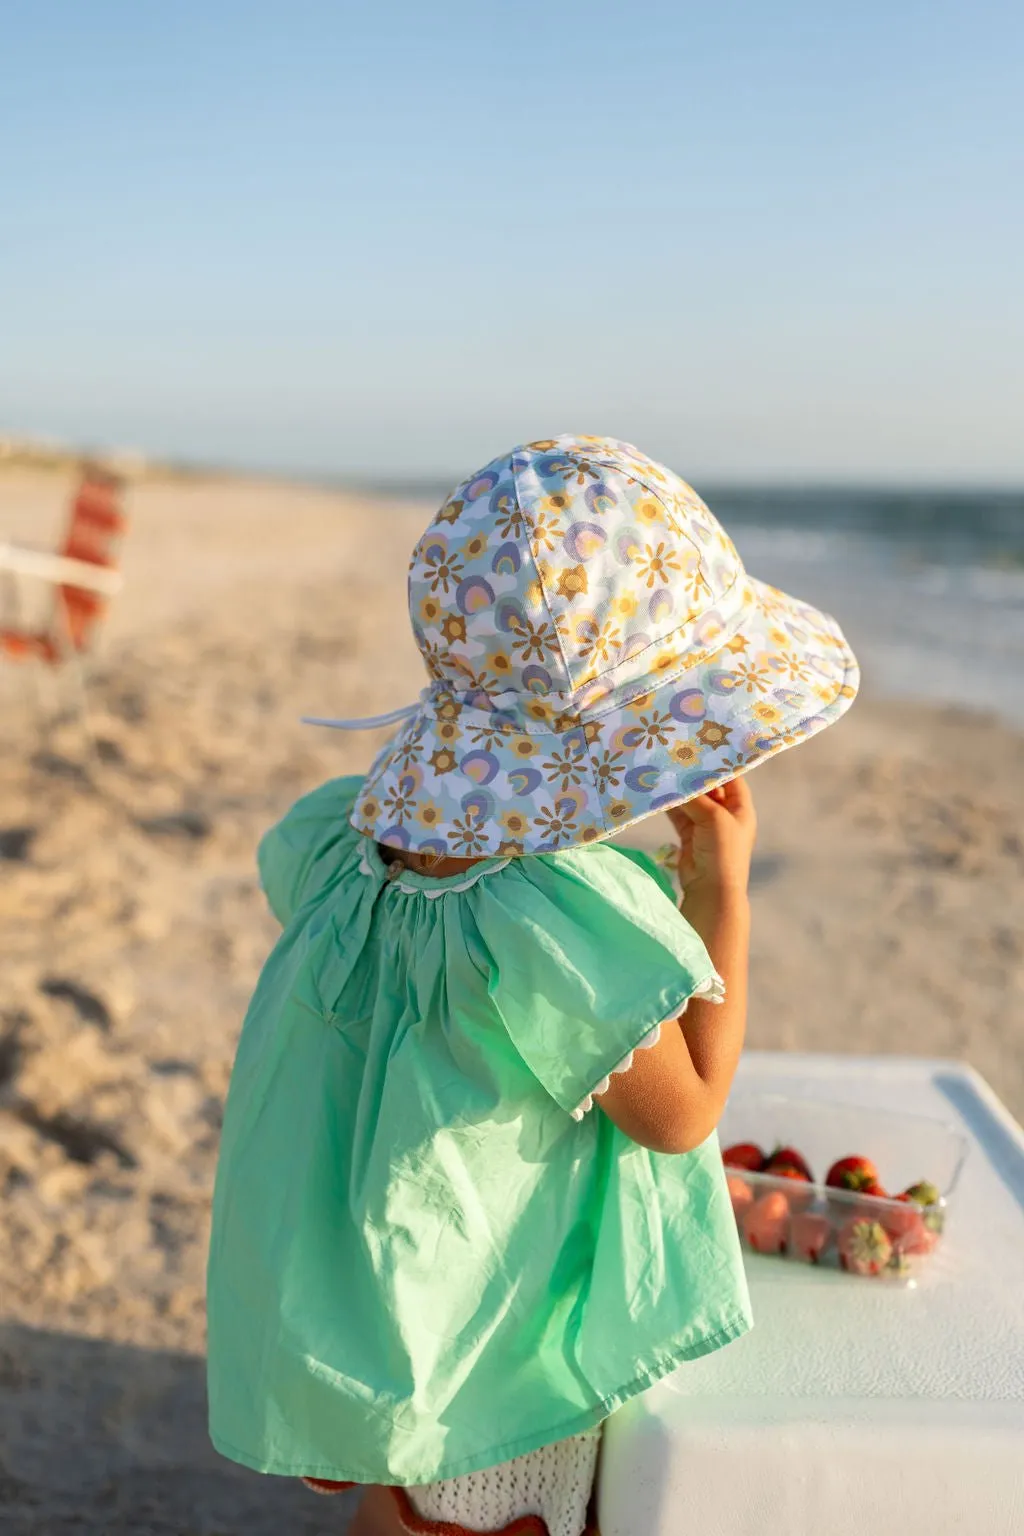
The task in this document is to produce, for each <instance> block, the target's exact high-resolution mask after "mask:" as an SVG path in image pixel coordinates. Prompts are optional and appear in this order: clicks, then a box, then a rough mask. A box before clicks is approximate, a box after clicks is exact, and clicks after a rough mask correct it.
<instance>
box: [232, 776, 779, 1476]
mask: <svg viewBox="0 0 1024 1536" xmlns="http://www.w3.org/2000/svg"><path fill="white" fill-rule="evenodd" d="M359 784H360V780H359V779H355V778H350V779H340V780H335V781H332V782H330V783H328V784H325V785H323V786H322V787H321V788H320V789H318V790H315V791H314V792H313V793H312V794H310V795H307V796H306V797H305V798H304V799H302V800H300V801H299V802H298V803H297V804H296V805H295V806H294V807H293V808H292V810H291V811H289V812H288V814H287V815H286V816H285V817H284V819H283V821H281V823H280V824H279V825H278V826H277V827H275V828H274V829H273V830H272V831H271V832H269V833H268V834H267V836H266V837H265V838H264V840H263V842H262V844H261V846H260V852H259V863H260V872H261V877H262V882H263V887H264V890H265V892H266V894H267V897H268V899H269V902H270V905H271V907H272V908H273V911H274V913H275V914H276V916H277V917H278V918H279V920H280V922H281V924H282V926H283V932H282V934H281V937H280V939H279V941H278V943H277V945H276V947H275V949H274V950H273V953H272V954H271V956H270V958H269V959H268V961H267V963H266V966H265V967H264V970H263V973H262V975H261V977H260V980H259V984H258V986H257V988H256V992H255V994H254V996H253V999H252V1002H251V1004H250V1007H249V1011H248V1014H247V1016H246V1019H245V1024H244V1027H243V1030H242V1035H241V1040H240V1043H239V1048H238V1055H237V1059H236V1062H235V1067H234V1073H233V1076H232V1080H231V1087H230V1092H229V1094H228V1100H227V1106H226V1110H225V1118H224V1131H223V1139H222V1144H221V1153H220V1163H219V1167H218V1172H217V1185H216V1192H215V1196H214V1207H213V1231H212V1238H211V1245H210V1259H209V1285H208V1316H209V1402H210V1431H211V1436H212V1439H213V1442H214V1444H215V1445H216V1447H217V1449H218V1450H220V1451H221V1452H222V1453H223V1454H224V1455H225V1456H228V1457H230V1458H232V1459H233V1460H235V1461H239V1462H242V1463H244V1464H245V1465H246V1466H249V1467H255V1468H257V1469H258V1470H260V1471H263V1472H275V1473H283V1474H291V1475H294V1474H305V1475H309V1476H319V1477H325V1478H333V1479H337V1480H339V1481H351V1482H359V1483H393V1484H401V1485H406V1486H408V1485H416V1484H423V1483H428V1482H434V1481H437V1480H440V1479H446V1478H452V1477H457V1476H460V1475H462V1474H464V1473H468V1472H473V1471H476V1470H477V1469H479V1468H482V1467H488V1466H492V1465H494V1464H495V1463H498V1462H503V1461H508V1460H511V1459H512V1458H513V1457H517V1456H521V1455H524V1454H525V1453H527V1452H528V1451H532V1450H535V1449H537V1448H539V1447H540V1446H543V1445H547V1444H550V1443H551V1442H553V1441H556V1440H561V1439H565V1438H567V1437H569V1436H571V1435H576V1434H579V1433H581V1432H583V1431H584V1430H586V1429H588V1428H590V1427H592V1426H594V1425H596V1424H598V1423H600V1421H601V1420H602V1419H604V1418H606V1417H607V1416H608V1415H609V1414H610V1413H611V1412H612V1411H613V1410H614V1409H615V1408H616V1407H618V1406H619V1405H620V1404H621V1403H623V1402H625V1401H626V1400H627V1399H628V1398H630V1397H631V1396H633V1395H634V1394H635V1393H637V1392H640V1391H642V1390H643V1389H644V1388H645V1387H647V1386H649V1385H650V1384H651V1383H652V1382H654V1381H656V1380H657V1379H658V1378H659V1377H661V1376H663V1375H665V1374H666V1373H667V1372H669V1371H671V1370H672V1369H673V1368H674V1367H676V1366H677V1365H679V1364H680V1362H682V1361H685V1360H691V1359H694V1358H695V1357H697V1356H699V1355H703V1354H705V1353H707V1352H708V1351H710V1350H713V1349H717V1348H719V1346H721V1345H723V1344H726V1343H728V1342H729V1340H731V1339H735V1338H737V1337H738V1336H739V1335H740V1334H742V1333H744V1332H745V1331H746V1330H747V1329H748V1328H749V1327H750V1322H751V1319H750V1310H749V1300H748V1296H747V1290H746V1285H745V1281H744V1276H743V1266H742V1260H741V1257H740V1251H739V1245H738V1241H737V1236H736V1228H735V1222H734V1219H733V1215H732V1211H731V1208H730V1204H729V1198H728V1192H727V1190H726V1185H725V1177H724V1171H723V1168H722V1162H721V1156H720V1153H719V1149H718V1144H717V1139H716V1137H715V1136H712V1137H710V1138H709V1139H708V1141H706V1142H705V1143H704V1145H703V1146H701V1147H699V1148H698V1149H697V1150H696V1151H694V1152H690V1153H686V1154H684V1155H681V1156H664V1155H659V1154H657V1153H654V1152H649V1151H647V1150H646V1149H645V1148H643V1147H641V1146H638V1145H637V1144H636V1143H635V1142H633V1141H630V1140H629V1139H628V1137H626V1136H624V1135H623V1134H622V1132H621V1131H619V1130H618V1129H617V1127H616V1126H615V1125H613V1124H612V1122H611V1121H610V1120H609V1119H608V1118H607V1117H606V1116H605V1115H604V1114H602V1113H601V1111H600V1109H599V1108H597V1107H596V1106H595V1107H593V1108H590V1109H588V1108H587V1104H588V1099H589V1096H590V1095H591V1094H592V1092H593V1090H594V1089H595V1088H597V1087H599V1085H600V1084H601V1083H602V1080H603V1079H604V1078H605V1077H606V1076H607V1075H608V1074H609V1073H610V1072H611V1071H613V1070H614V1069H615V1067H616V1066H619V1065H620V1064H621V1063H622V1062H623V1060H624V1058H628V1055H629V1052H630V1051H632V1050H633V1049H634V1048H635V1047H637V1046H638V1045H639V1044H640V1043H641V1042H642V1041H643V1040H644V1038H645V1037H646V1036H648V1035H649V1033H650V1031H651V1030H652V1027H654V1026H657V1025H658V1024H660V1023H662V1022H663V1021H665V1020H670V1019H674V1018H675V1017H676V1016H677V1015H678V1014H679V1013H680V1012H681V1011H682V1010H683V1008H684V1006H685V1004H686V1002H687V1000H688V999H689V998H690V997H691V996H693V995H694V993H695V992H698V991H700V990H702V989H703V990H704V991H706V990H707V989H708V987H709V986H710V985H711V984H712V983H713V981H714V970H713V967H712V964H711V960H710V958H709V956H708V954H707V951H706V949H705V948H704V945H703V944H702V942H701V941H700V939H699V938H698V937H697V935H696V933H695V932H694V931H693V929H692V928H691V927H690V926H689V925H688V924H687V923H686V921H685V920H684V918H683V917H682V915H681V914H680V912H679V910H678V908H677V907H676V904H675V901H674V899H673V896H672V892H671V887H670V886H669V885H668V883H667V881H665V880H664V878H663V877H662V876H661V874H660V872H659V871H658V870H657V868H656V866H655V865H654V864H653V862H651V861H650V860H647V859H645V857H644V856H643V855H639V854H627V853H625V852H623V851H622V850H620V849H618V848H615V847H612V846H610V845H608V844H597V845H594V846H590V847H587V848H580V849H572V850H569V851H566V852H563V853H552V854H537V855H533V856H531V857H525V858H517V859H512V860H507V861H506V860H502V859H490V860H487V861H486V862H483V863H481V864H478V865H475V866H474V867H473V868H472V869H471V870H470V871H469V873H468V874H465V875H461V876H457V877H453V878H449V879H434V878H430V877H427V876H422V875H417V874H413V873H410V872H409V871H407V870H405V869H402V868H401V867H400V866H391V869H392V870H397V877H395V878H390V877H389V869H388V867H387V866H386V865H385V864H384V862H383V861H382V859H381V857H380V855H379V853H378V851H377V849H376V847H375V845H374V844H373V843H371V842H369V841H368V840H367V839H366V838H364V837H362V836H361V835H360V834H358V833H357V832H356V831H355V830H354V829H353V828H352V826H351V825H350V823H349V813H350V810H351V806H352V802H353V800H354V797H355V794H356V791H357V790H358V788H359ZM709 1027H713V1025H710V1026H709Z"/></svg>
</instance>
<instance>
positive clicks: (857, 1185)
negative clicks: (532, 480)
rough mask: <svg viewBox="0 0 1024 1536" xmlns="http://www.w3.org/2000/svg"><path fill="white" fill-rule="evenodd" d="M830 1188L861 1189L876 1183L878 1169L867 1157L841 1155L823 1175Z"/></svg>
mask: <svg viewBox="0 0 1024 1536" xmlns="http://www.w3.org/2000/svg"><path fill="white" fill-rule="evenodd" d="M825 1183H826V1184H827V1185H828V1186H829V1188H830V1189H863V1188H864V1186H865V1185H866V1184H877V1183H878V1169H877V1168H876V1167H875V1165H874V1163H873V1162H872V1161H871V1159H870V1158H868V1157H841V1158H840V1159H839V1161H838V1162H837V1163H833V1164H832V1167H831V1168H830V1169H829V1171H828V1173H827V1174H826V1175H825Z"/></svg>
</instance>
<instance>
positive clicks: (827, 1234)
mask: <svg viewBox="0 0 1024 1536" xmlns="http://www.w3.org/2000/svg"><path fill="white" fill-rule="evenodd" d="M831 1239H832V1223H831V1222H830V1221H829V1219H828V1217H827V1216H816V1215H815V1214H814V1212H813V1211H797V1212H795V1213H794V1216H793V1219H792V1221H791V1222H790V1224H789V1243H790V1247H791V1248H792V1250H793V1252H794V1253H795V1254H797V1255H798V1257H799V1258H801V1259H806V1260H807V1262H808V1263H809V1264H817V1263H819V1262H820V1260H821V1256H822V1254H823V1253H824V1252H825V1249H826V1248H827V1247H828V1245H829V1243H830V1241H831Z"/></svg>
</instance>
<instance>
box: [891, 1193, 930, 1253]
mask: <svg viewBox="0 0 1024 1536" xmlns="http://www.w3.org/2000/svg"><path fill="white" fill-rule="evenodd" d="M896 1200H897V1201H898V1202H901V1204H900V1208H899V1210H897V1209H896V1206H895V1205H891V1206H889V1208H888V1210H886V1211H884V1212H883V1213H882V1216H881V1222H882V1225H883V1227H884V1228H885V1230H886V1231H887V1232H888V1234H889V1236H890V1237H891V1238H892V1240H893V1242H894V1243H898V1242H900V1241H901V1239H902V1238H904V1237H910V1238H913V1237H915V1236H916V1234H917V1233H919V1232H923V1231H924V1230H925V1227H924V1222H923V1221H922V1219H921V1212H920V1211H919V1210H918V1209H917V1207H916V1206H915V1205H914V1203H913V1201H912V1200H908V1198H907V1196H906V1195H897V1196H896Z"/></svg>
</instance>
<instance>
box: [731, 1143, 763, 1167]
mask: <svg viewBox="0 0 1024 1536" xmlns="http://www.w3.org/2000/svg"><path fill="white" fill-rule="evenodd" d="M722 1162H723V1163H724V1164H725V1166H726V1167H727V1168H745V1169H746V1170H747V1172H748V1173H760V1172H761V1169H762V1168H763V1167H764V1153H763V1152H762V1151H761V1148H760V1147H759V1146H757V1145H756V1144H755V1143H754V1142H752V1141H737V1142H735V1143H734V1145H733V1146H731V1147H726V1149H725V1151H724V1152H723V1153H722Z"/></svg>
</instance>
